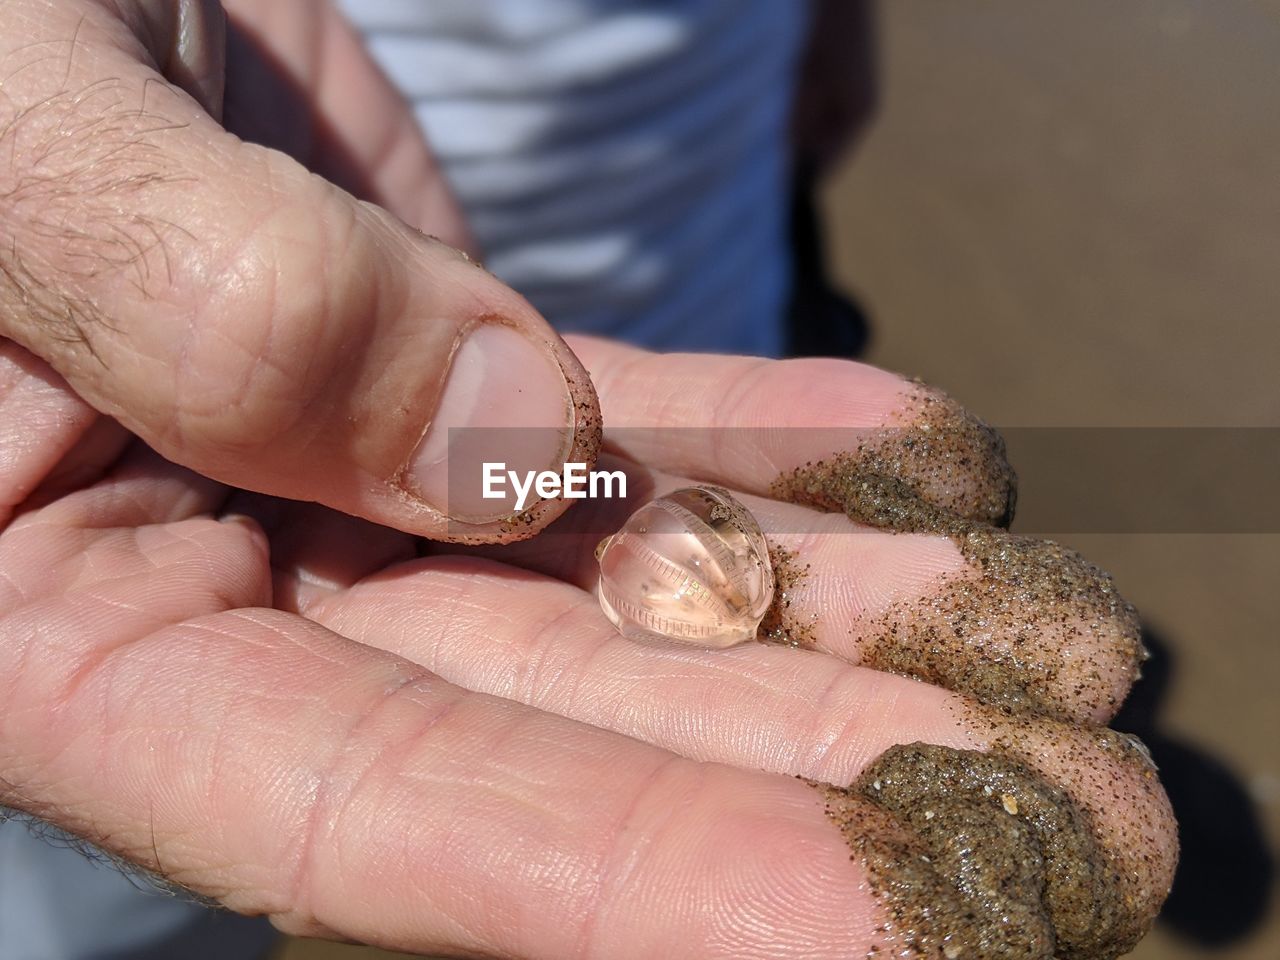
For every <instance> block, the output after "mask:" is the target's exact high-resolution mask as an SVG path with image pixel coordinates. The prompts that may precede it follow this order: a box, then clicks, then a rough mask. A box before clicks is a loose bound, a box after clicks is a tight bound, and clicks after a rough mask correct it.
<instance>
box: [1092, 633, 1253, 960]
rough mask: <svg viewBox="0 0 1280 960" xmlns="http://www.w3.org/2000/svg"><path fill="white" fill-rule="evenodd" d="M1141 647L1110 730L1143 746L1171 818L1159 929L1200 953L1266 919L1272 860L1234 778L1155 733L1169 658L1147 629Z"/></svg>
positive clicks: (1213, 761) (1201, 754)
mask: <svg viewBox="0 0 1280 960" xmlns="http://www.w3.org/2000/svg"><path fill="white" fill-rule="evenodd" d="M1143 642H1144V643H1146V645H1147V649H1149V650H1150V651H1151V659H1150V660H1149V661H1148V662H1147V663H1146V664H1145V665H1144V667H1143V677H1142V679H1141V680H1139V681H1138V683H1137V684H1136V685H1135V686H1134V688H1133V692H1132V693H1131V694H1130V695H1129V699H1128V701H1127V702H1126V703H1125V705H1124V708H1123V709H1122V710H1121V711H1120V714H1119V715H1118V716H1117V717H1116V719H1115V721H1114V722H1113V723H1112V726H1113V727H1115V728H1116V729H1117V730H1124V731H1126V732H1128V733H1133V734H1136V735H1137V736H1139V737H1141V738H1142V739H1143V741H1145V742H1146V744H1147V746H1148V747H1149V748H1150V750H1151V755H1152V756H1153V757H1154V758H1155V762H1156V765H1157V766H1158V767H1159V768H1160V779H1161V782H1162V783H1163V784H1164V788H1165V790H1166V792H1167V793H1168V794H1169V800H1170V802H1171V803H1172V804H1173V810H1174V813H1175V814H1176V815H1177V818H1178V825H1179V831H1180V834H1181V839H1182V857H1181V860H1180V861H1179V863H1178V871H1177V874H1176V875H1175V877H1174V880H1173V891H1172V892H1171V893H1170V894H1169V899H1168V901H1167V902H1166V903H1165V906H1164V911H1163V912H1162V913H1161V914H1160V920H1159V922H1160V923H1161V924H1162V925H1163V926H1165V927H1167V928H1169V929H1170V930H1171V931H1173V932H1175V933H1177V934H1179V935H1180V936H1182V937H1184V938H1185V939H1187V940H1190V941H1192V942H1194V943H1196V944H1198V945H1200V946H1204V947H1221V946H1225V945H1227V944H1230V943H1234V942H1236V941H1238V940H1241V939H1243V938H1244V937H1246V936H1247V935H1248V934H1249V933H1250V932H1251V931H1252V930H1253V929H1254V928H1255V927H1257V926H1258V925H1259V924H1260V923H1261V922H1262V921H1263V919H1264V918H1265V917H1266V913H1267V906H1268V903H1269V901H1270V896H1271V889H1272V886H1273V884H1274V882H1275V859H1274V857H1273V855H1272V852H1271V851H1270V850H1269V849H1268V847H1267V839H1266V835H1265V833H1264V831H1263V828H1262V822H1261V820H1260V818H1259V816H1258V813H1257V810H1256V809H1255V807H1254V803H1253V801H1252V799H1251V798H1250V797H1249V794H1248V792H1247V791H1246V789H1245V787H1244V785H1243V784H1242V783H1241V781H1240V779H1239V777H1237V776H1236V775H1235V774H1234V773H1233V772H1232V771H1231V770H1230V769H1228V768H1227V766H1226V765H1225V764H1223V763H1222V761H1220V760H1218V759H1217V758H1216V757H1214V756H1212V755H1211V754H1209V753H1207V752H1205V751H1204V750H1202V749H1200V748H1199V747H1196V746H1194V745H1193V744H1190V743H1187V742H1185V741H1183V740H1180V739H1177V738H1176V737H1173V736H1170V735H1168V734H1166V733H1164V732H1162V730H1161V729H1160V725H1159V719H1160V706H1161V704H1162V703H1163V701H1164V698H1165V695H1166V693H1167V691H1168V686H1169V680H1170V678H1171V677H1172V676H1173V672H1174V669H1175V664H1174V658H1173V653H1172V651H1171V650H1170V648H1169V646H1168V644H1167V643H1165V641H1164V640H1162V639H1161V638H1160V636H1159V635H1158V634H1157V633H1155V632H1154V631H1153V630H1152V629H1151V627H1150V626H1149V625H1147V624H1144V625H1143Z"/></svg>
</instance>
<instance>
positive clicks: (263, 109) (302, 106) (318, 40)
mask: <svg viewBox="0 0 1280 960" xmlns="http://www.w3.org/2000/svg"><path fill="white" fill-rule="evenodd" d="M224 5H225V6H226V8H227V11H228V13H229V14H230V16H231V19H232V27H233V29H232V32H231V50H230V60H231V64H232V69H231V73H230V76H229V78H228V82H229V88H228V93H227V96H228V103H227V113H226V118H225V119H226V122H227V125H228V127H229V128H230V129H231V130H233V131H234V132H235V133H237V134H238V135H240V136H242V137H244V138H245V139H246V140H250V141H252V142H254V143H260V144H263V145H264V146H269V147H274V148H275V149H277V150H281V151H283V152H285V153H287V154H289V155H290V156H291V157H293V158H294V159H296V160H298V161H300V162H301V163H302V164H303V165H304V166H306V167H307V168H308V169H310V170H313V171H315V172H316V173H318V174H320V175H321V176H323V177H324V178H325V179H327V180H330V181H332V182H334V183H336V184H338V185H339V186H341V187H343V188H344V189H346V190H348V191H350V192H351V193H353V194H355V195H356V196H358V197H360V199H362V200H369V201H372V202H373V203H376V204H378V205H379V206H382V207H385V208H386V209H388V210H390V211H391V212H392V213H394V214H395V215H396V216H398V217H399V218H400V219H401V220H403V221H404V222H405V223H408V224H410V225H412V226H414V227H417V228H418V229H419V230H422V231H424V232H426V233H428V234H430V235H432V236H434V237H439V238H440V239H441V240H443V241H444V242H445V243H448V244H450V245H451V246H454V247H457V248H458V249H460V250H466V251H468V252H469V253H472V254H475V253H476V252H477V245H476V242H475V238H474V237H473V236H472V235H471V232H470V230H469V229H468V228H467V225H466V221H465V218H464V217H463V214H462V210H461V208H460V207H459V206H458V203H457V200H456V199H455V198H454V196H453V194H452V192H451V191H450V190H449V187H448V184H447V183H446V181H445V178H444V175H443V173H442V172H441V170H440V166H439V164H438V163H437V162H436V159H435V157H434V156H433V155H432V153H431V150H430V149H429V148H428V146H427V143H426V141H425V140H424V139H423V136H422V133H421V131H420V130H419V128H418V124H417V121H416V119H415V118H414V116H413V114H412V112H411V111H410V110H409V108H408V107H407V105H406V104H405V100H404V97H403V96H402V95H401V94H400V92H399V91H397V90H396V89H395V88H394V87H392V85H391V83H390V82H389V81H388V80H387V78H386V77H385V76H383V74H382V72H381V70H380V69H379V68H378V67H377V65H376V64H375V63H374V62H373V59H372V58H371V57H370V56H369V53H368V51H367V50H366V49H365V46H364V44H363V43H362V42H361V40H360V38H359V36H357V34H356V32H355V31H354V29H353V28H352V27H351V25H350V24H349V23H347V21H346V19H345V18H344V17H342V15H341V14H340V13H339V12H338V11H337V10H335V9H334V8H333V6H332V5H331V4H330V3H328V2H322V3H313V2H311V0H288V2H280V0H277V2H275V3H260V2H258V0H229V2H226V3H225V4H224Z"/></svg>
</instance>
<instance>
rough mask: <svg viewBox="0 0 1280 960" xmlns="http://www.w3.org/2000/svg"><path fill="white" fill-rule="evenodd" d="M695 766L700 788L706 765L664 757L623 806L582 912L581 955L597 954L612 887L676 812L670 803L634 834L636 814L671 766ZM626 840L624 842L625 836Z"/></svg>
mask: <svg viewBox="0 0 1280 960" xmlns="http://www.w3.org/2000/svg"><path fill="white" fill-rule="evenodd" d="M684 767H692V768H693V769H694V770H695V771H696V782H695V784H694V789H697V788H700V787H702V786H703V785H705V783H706V776H705V768H703V767H702V766H699V765H695V764H693V763H692V762H691V761H689V760H687V759H685V758H684V757H680V756H668V757H664V758H663V759H662V760H661V761H660V762H659V763H658V764H657V765H656V766H655V767H654V768H653V770H652V771H650V773H649V774H648V776H646V777H645V779H644V780H643V781H642V782H641V784H640V786H639V789H637V790H636V792H635V794H634V796H633V797H632V798H631V802H630V803H629V804H628V805H627V807H626V808H625V809H624V810H623V812H622V814H621V815H620V816H619V817H618V819H617V821H616V827H615V829H614V830H612V831H611V833H612V842H611V843H610V844H609V848H608V850H606V851H605V852H604V853H603V855H602V856H601V858H600V866H599V867H598V869H597V870H595V871H594V873H595V883H594V884H592V896H591V899H590V900H589V901H588V902H587V904H586V905H585V909H584V910H583V912H582V914H581V916H582V918H583V919H582V932H581V934H580V935H579V937H578V939H577V956H578V957H579V958H581V960H591V957H592V956H593V955H595V952H594V950H593V949H592V942H593V940H594V938H595V931H596V923H595V921H596V918H597V917H598V916H599V914H600V908H601V907H602V905H604V904H605V903H606V902H608V899H609V892H610V889H618V885H621V884H624V883H625V882H626V880H627V878H628V877H630V876H631V875H632V874H633V873H634V872H635V870H636V867H637V864H638V863H639V861H640V860H641V859H642V857H643V856H644V853H645V852H646V851H647V850H649V849H650V848H651V847H652V846H654V844H655V842H656V841H657V840H658V838H659V837H660V836H661V830H662V828H663V827H665V826H666V825H667V824H669V823H670V822H671V815H672V813H673V812H674V811H673V808H672V807H668V808H667V810H666V813H665V814H664V815H663V818H662V820H661V822H660V823H658V824H657V825H655V826H651V827H649V829H648V831H647V834H641V835H640V836H633V835H631V834H630V832H629V831H628V829H627V827H628V825H629V824H630V823H631V822H632V820H633V819H634V818H635V816H636V813H637V812H638V811H639V810H640V809H641V808H642V806H643V805H644V800H645V798H646V796H647V795H648V794H649V792H650V791H652V790H654V789H656V787H657V785H658V784H660V783H662V782H663V780H664V777H665V775H666V773H667V771H668V770H670V769H672V768H684ZM624 837H625V838H626V843H623V838H624ZM618 860H621V861H622V862H623V864H624V866H623V868H622V869H620V870H618V871H617V875H616V876H615V877H614V878H613V885H612V886H611V883H610V868H611V865H612V864H613V863H614V862H616V861H618Z"/></svg>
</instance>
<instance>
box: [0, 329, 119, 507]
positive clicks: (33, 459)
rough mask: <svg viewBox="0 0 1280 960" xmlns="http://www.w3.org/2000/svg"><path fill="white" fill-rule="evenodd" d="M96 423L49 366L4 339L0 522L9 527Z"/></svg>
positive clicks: (0, 352)
mask: <svg viewBox="0 0 1280 960" xmlns="http://www.w3.org/2000/svg"><path fill="white" fill-rule="evenodd" d="M96 419H97V414H96V413H95V412H94V410H93V408H92V407H90V406H89V405H88V404H86V403H85V402H84V401H83V400H81V399H80V398H79V397H77V396H76V395H75V394H73V393H72V392H71V391H70V390H69V389H68V388H67V385H66V382H65V381H64V380H63V379H62V377H60V376H58V374H57V373H55V372H54V371H53V370H52V369H51V368H50V367H49V365H48V364H47V363H45V362H44V361H43V360H40V359H38V358H36V357H33V356H32V355H31V354H30V353H29V352H28V351H26V350H24V349H23V348H22V347H20V346H18V345H17V344H16V343H13V342H12V341H9V340H0V523H7V522H8V519H9V517H10V516H11V515H12V514H13V511H14V509H15V508H16V507H17V506H18V505H19V504H21V503H22V502H23V501H24V500H26V499H27V498H28V497H30V496H31V494H32V493H33V492H35V490H36V489H37V488H38V487H39V486H40V484H41V483H42V482H43V481H44V480H45V478H46V477H47V476H48V475H49V474H50V473H51V472H52V471H53V470H54V469H55V468H56V467H57V465H58V463H59V461H61V460H62V459H63V458H64V457H66V456H67V455H68V454H69V453H70V452H71V451H72V450H73V449H74V448H75V447H76V445H77V443H78V442H79V441H80V439H81V438H82V437H83V436H84V435H85V434H86V433H87V432H88V431H89V430H90V429H91V428H92V426H93V423H94V421H95V420H96Z"/></svg>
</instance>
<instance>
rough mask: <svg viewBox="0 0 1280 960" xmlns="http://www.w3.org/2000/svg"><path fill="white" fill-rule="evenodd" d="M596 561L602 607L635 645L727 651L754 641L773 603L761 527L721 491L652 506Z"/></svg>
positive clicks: (683, 493)
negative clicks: (671, 643) (664, 643)
mask: <svg viewBox="0 0 1280 960" xmlns="http://www.w3.org/2000/svg"><path fill="white" fill-rule="evenodd" d="M596 558H597V559H598V560H599V561H600V590H599V595H600V606H601V608H602V609H603V610H604V612H605V615H606V616H608V618H609V619H610V621H612V622H613V625H614V626H616V627H617V628H618V630H619V631H620V632H621V633H622V635H623V636H624V637H627V638H629V639H632V640H667V641H675V642H677V643H686V644H691V645H695V646H705V647H730V646H733V645H734V644H737V643H742V642H744V641H746V640H751V639H753V638H754V637H755V634H756V628H757V627H758V626H759V625H760V621H761V619H763V617H764V614H765V611H766V610H768V608H769V604H770V603H771V602H772V601H773V570H772V568H771V567H770V564H769V548H768V546H767V544H766V543H765V539H764V534H763V533H761V532H760V525H759V524H758V523H756V520H755V517H753V516H751V513H750V511H748V510H747V508H746V507H744V506H743V505H742V504H741V503H739V502H738V501H737V500H735V499H734V498H733V496H732V495H731V494H730V493H729V491H727V490H724V489H722V488H720V487H710V486H699V487H685V488H683V489H681V490H677V491H675V492H674V493H670V494H668V495H667V496H665V497H658V498H657V499H656V500H651V501H649V502H648V503H646V504H645V505H644V506H642V507H641V508H640V509H639V510H637V511H636V512H635V513H633V514H632V515H631V517H630V519H628V520H627V522H626V523H625V524H623V526H622V529H621V530H619V531H618V532H617V533H615V534H614V535H613V536H611V537H607V538H606V539H605V540H603V541H601V543H600V546H599V547H597V548H596Z"/></svg>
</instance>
